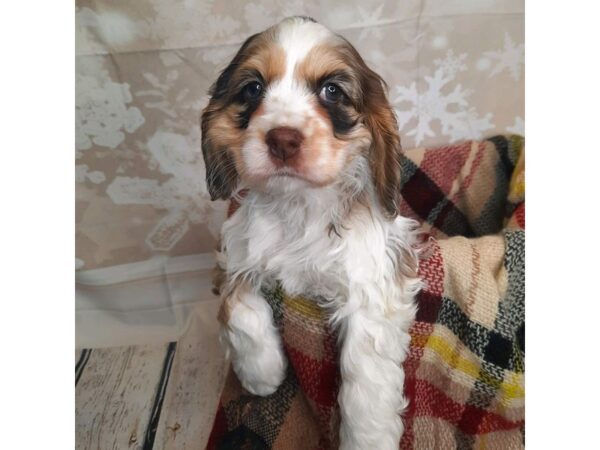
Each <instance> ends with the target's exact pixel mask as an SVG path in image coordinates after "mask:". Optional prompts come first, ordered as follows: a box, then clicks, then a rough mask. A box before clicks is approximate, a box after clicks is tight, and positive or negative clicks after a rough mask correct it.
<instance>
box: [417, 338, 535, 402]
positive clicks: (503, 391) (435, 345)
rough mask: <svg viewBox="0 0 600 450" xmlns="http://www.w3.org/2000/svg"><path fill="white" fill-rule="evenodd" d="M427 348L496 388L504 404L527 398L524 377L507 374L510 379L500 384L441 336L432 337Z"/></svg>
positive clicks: (454, 366) (453, 365)
mask: <svg viewBox="0 0 600 450" xmlns="http://www.w3.org/2000/svg"><path fill="white" fill-rule="evenodd" d="M425 347H426V348H429V349H431V350H432V351H433V352H435V353H436V354H437V355H438V356H439V357H440V358H442V360H443V361H444V362H445V363H446V364H448V366H449V367H451V368H453V369H456V370H459V371H460V372H462V373H464V374H466V375H468V376H470V377H472V378H474V379H478V378H479V379H480V380H481V381H483V382H485V383H487V384H489V385H492V386H494V387H496V388H497V389H498V390H499V394H500V396H501V398H502V403H503V404H505V405H507V404H508V403H510V400H512V399H520V398H523V397H525V390H524V388H523V375H522V374H517V373H514V372H508V371H507V372H506V373H507V375H508V379H504V380H503V381H502V382H500V383H499V382H498V381H497V380H495V379H492V378H491V377H489V376H486V375H485V374H483V373H480V370H479V367H478V366H477V365H476V364H474V363H473V362H472V361H469V360H468V359H466V358H463V357H461V356H460V355H459V352H458V348H457V347H456V346H453V345H451V344H450V343H448V341H446V340H445V339H444V338H443V337H441V336H436V335H431V336H430V337H429V339H428V340H427V344H426V346H425Z"/></svg>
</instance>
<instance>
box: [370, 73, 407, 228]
mask: <svg viewBox="0 0 600 450" xmlns="http://www.w3.org/2000/svg"><path fill="white" fill-rule="evenodd" d="M368 71H369V73H368V75H367V77H366V80H367V81H366V84H367V86H366V90H363V92H365V107H366V113H365V117H364V122H365V125H366V126H367V128H368V129H369V130H370V131H371V135H372V138H373V141H372V143H371V148H370V151H369V162H370V166H371V174H372V176H373V184H374V186H375V190H376V192H377V196H378V197H379V201H380V203H381V206H383V208H384V210H385V212H386V214H387V215H388V216H389V217H391V218H393V217H396V216H397V215H398V214H400V176H401V170H400V154H401V152H402V147H401V145H400V136H399V134H398V122H397V121H396V115H395V114H394V111H393V110H392V107H391V106H390V104H389V102H388V99H387V96H386V92H385V91H386V89H385V83H384V81H383V80H382V79H381V77H380V76H379V75H377V74H376V73H375V72H373V71H372V70H370V69H368Z"/></svg>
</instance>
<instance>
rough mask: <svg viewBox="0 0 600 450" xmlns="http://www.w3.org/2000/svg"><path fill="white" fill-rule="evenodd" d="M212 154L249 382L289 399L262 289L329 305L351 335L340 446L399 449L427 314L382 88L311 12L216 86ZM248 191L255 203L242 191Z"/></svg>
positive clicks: (208, 118) (231, 298) (255, 48)
mask: <svg viewBox="0 0 600 450" xmlns="http://www.w3.org/2000/svg"><path fill="white" fill-rule="evenodd" d="M210 95H211V99H210V102H209V104H208V106H207V107H206V109H205V110H204V112H203V114H202V151H203V155H204V160H205V164H206V180H207V184H208V189H209V192H210V194H211V197H212V199H213V200H215V199H230V198H232V197H233V198H236V199H237V200H238V201H239V203H240V206H239V209H238V210H237V211H236V212H235V213H234V214H233V215H232V216H231V217H230V218H229V219H228V220H227V221H226V222H225V224H224V226H223V230H222V243H221V245H222V248H221V255H220V256H221V257H222V263H221V264H222V267H223V269H224V282H223V285H222V287H221V296H222V299H223V305H222V310H221V317H220V319H221V321H222V322H223V337H224V340H225V341H226V343H227V344H228V348H229V351H230V355H231V357H232V365H233V368H234V370H235V372H236V374H237V376H238V377H239V379H240V381H241V383H242V385H243V386H244V387H245V388H246V389H247V390H248V391H250V392H251V393H253V394H256V395H263V396H265V395H269V394H272V393H273V392H275V391H276V390H277V387H278V386H279V385H280V383H281V382H282V381H283V379H284V377H285V374H286V367H287V360H286V356H285V353H284V350H283V348H282V340H281V337H280V336H279V334H278V331H277V328H276V327H275V325H274V323H273V317H272V311H271V308H270V306H269V305H268V304H267V302H266V301H265V299H264V298H263V296H262V295H261V286H263V285H265V284H267V283H273V282H274V281H275V280H277V281H279V282H280V283H281V286H282V288H283V289H284V290H285V291H286V292H287V293H288V294H290V295H300V294H302V295H305V296H308V297H312V298H320V299H327V300H321V302H322V306H323V307H325V308H327V309H328V310H329V311H330V317H331V321H332V323H333V324H335V325H336V326H337V327H338V330H339V336H340V368H341V375H342V386H341V388H340V393H339V398H338V400H339V405H340V411H341V418H342V422H341V429H340V447H341V448H342V449H368V450H373V449H378V450H386V449H397V448H398V443H399V440H400V437H401V435H402V432H403V424H402V419H401V413H402V411H403V410H404V408H405V407H406V405H407V400H406V399H405V397H404V395H403V384H404V372H403V370H402V362H403V361H404V359H405V357H406V354H407V351H408V345H409V341H410V336H409V334H408V329H409V327H410V325H411V323H412V321H413V320H414V317H415V310H416V307H415V303H414V298H415V295H416V293H417V291H418V290H419V288H420V281H419V279H418V278H417V264H418V263H417V255H416V252H415V250H414V244H415V242H416V238H415V236H416V234H415V233H416V232H415V228H416V223H415V222H414V221H412V220H409V219H406V218H403V217H401V216H400V215H399V194H400V162H399V158H400V151H401V149H400V138H399V136H398V131H397V124H396V118H395V116H394V113H393V111H392V109H391V108H390V105H389V103H388V100H387V98H386V93H385V85H384V82H383V80H382V79H381V78H380V77H379V76H378V75H377V74H376V73H375V72H373V71H372V70H371V69H369V68H368V67H367V65H366V64H365V62H364V61H363V59H362V58H361V57H360V55H359V54H358V52H357V51H356V50H355V49H354V47H352V45H350V43H349V42H348V41H346V40H345V39H344V38H342V37H341V36H339V35H336V34H334V33H332V32H331V31H329V30H328V29H327V28H325V27H323V26H322V25H320V24H318V23H316V22H315V21H314V20H312V19H310V18H307V17H292V18H289V19H286V20H284V21H282V22H281V23H279V24H277V25H275V26H273V27H271V28H269V29H267V30H265V31H263V32H262V33H258V34H255V35H253V36H251V37H250V38H249V39H248V40H247V41H246V42H244V44H243V45H242V47H241V49H240V50H239V51H238V53H237V54H236V56H235V57H234V58H233V60H232V61H231V63H230V64H229V66H228V67H227V68H226V69H225V70H224V71H223V72H222V73H221V75H220V76H219V78H218V79H217V81H216V82H215V84H214V85H213V86H212V88H211V90H210ZM240 192H243V195H240Z"/></svg>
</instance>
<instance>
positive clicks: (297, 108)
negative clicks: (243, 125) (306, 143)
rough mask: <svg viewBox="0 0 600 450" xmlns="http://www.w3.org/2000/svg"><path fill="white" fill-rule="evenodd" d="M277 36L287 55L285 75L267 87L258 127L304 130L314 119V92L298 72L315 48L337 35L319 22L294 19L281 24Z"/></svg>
mask: <svg viewBox="0 0 600 450" xmlns="http://www.w3.org/2000/svg"><path fill="white" fill-rule="evenodd" d="M276 36H277V37H276V41H277V44H278V45H279V46H281V48H282V49H283V51H284V53H285V69H284V75H283V77H282V78H281V79H279V80H276V81H274V82H273V83H272V84H271V85H270V86H269V87H268V88H267V92H266V95H265V99H264V113H263V115H262V117H261V120H260V121H258V122H257V123H256V124H255V125H256V126H258V127H261V128H263V129H269V128H272V127H275V126H290V127H296V128H301V127H302V126H303V125H304V124H305V123H306V119H307V118H308V117H314V116H315V111H314V107H313V106H312V104H311V100H312V96H313V95H314V93H312V92H310V91H309V90H308V89H307V86H306V84H305V83H304V82H302V80H297V79H296V78H295V74H294V72H295V69H296V67H297V66H298V65H299V64H300V63H302V61H303V60H304V59H305V58H306V55H307V54H308V53H309V52H310V50H311V49H312V48H314V47H315V46H317V45H319V44H322V43H323V42H326V41H327V40H328V39H331V38H332V37H333V36H334V35H333V33H332V32H331V31H329V30H328V29H327V28H325V27H324V26H322V25H320V24H318V23H315V22H310V21H307V20H304V19H300V18H293V19H287V20H284V21H283V22H281V23H280V24H279V25H278V27H277V34H276ZM260 122H262V123H260Z"/></svg>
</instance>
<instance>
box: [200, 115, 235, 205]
mask: <svg viewBox="0 0 600 450" xmlns="http://www.w3.org/2000/svg"><path fill="white" fill-rule="evenodd" d="M205 115H206V112H205V113H204V114H202V155H203V156H204V166H205V167H206V185H207V187H208V192H209V193H210V199H211V200H218V199H222V200H228V199H229V197H231V193H232V192H233V190H234V189H235V187H236V185H237V179H238V174H237V170H236V168H235V163H234V162H233V159H232V158H231V155H230V154H229V152H228V151H227V149H226V148H225V147H222V146H219V145H216V144H215V143H213V142H212V141H211V139H210V138H209V137H208V136H207V132H206V130H207V128H208V127H209V126H210V125H209V124H210V119H209V118H205Z"/></svg>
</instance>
